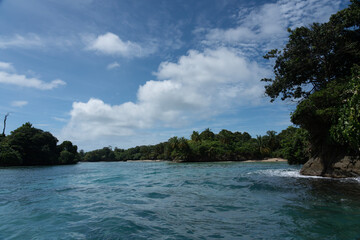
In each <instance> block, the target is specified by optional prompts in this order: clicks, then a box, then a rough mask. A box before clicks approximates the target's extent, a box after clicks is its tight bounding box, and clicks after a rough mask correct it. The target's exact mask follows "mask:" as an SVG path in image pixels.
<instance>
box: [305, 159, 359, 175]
mask: <svg viewBox="0 0 360 240" xmlns="http://www.w3.org/2000/svg"><path fill="white" fill-rule="evenodd" d="M300 174H302V175H307V176H323V177H333V178H346V177H359V176H360V157H352V156H344V157H342V158H340V159H338V160H337V161H335V162H334V163H333V164H331V165H329V166H328V167H326V166H325V165H324V163H323V161H322V159H321V158H320V157H316V158H311V159H310V160H309V161H307V162H306V163H305V164H304V166H303V167H302V169H301V170H300Z"/></svg>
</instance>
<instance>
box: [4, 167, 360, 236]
mask: <svg viewBox="0 0 360 240" xmlns="http://www.w3.org/2000/svg"><path fill="white" fill-rule="evenodd" d="M359 183H360V179H352V180H331V179H323V178H317V177H306V176H301V175H300V174H299V167H296V166H289V165H287V164H283V163H276V164H251V163H249V164H241V163H226V164H214V163H209V164H207V163H201V164H197V163H194V164H176V163H156V164H151V163H141V162H136V163H81V164H78V165H75V166H62V167H59V168H55V167H54V168H30V169H27V168H21V169H11V170H10V169H9V170H8V169H0V239H217V238H223V239H299V240H303V239H304V240H305V239H309V238H310V239H357V238H358V237H359V232H356V231H357V229H358V228H357V224H358V223H359V222H360V203H359V201H358V199H359V196H360V184H359ZM54 226H56V227H54ZM314 226H316V227H314Z"/></svg>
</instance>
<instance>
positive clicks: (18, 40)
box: [0, 34, 44, 49]
mask: <svg viewBox="0 0 360 240" xmlns="http://www.w3.org/2000/svg"><path fill="white" fill-rule="evenodd" d="M43 45H44V42H43V40H42V39H41V38H40V37H39V36H38V35H36V34H28V35H26V36H22V35H19V34H16V35H14V36H12V37H6V36H0V49H6V48H13V47H15V48H33V47H41V46H43Z"/></svg>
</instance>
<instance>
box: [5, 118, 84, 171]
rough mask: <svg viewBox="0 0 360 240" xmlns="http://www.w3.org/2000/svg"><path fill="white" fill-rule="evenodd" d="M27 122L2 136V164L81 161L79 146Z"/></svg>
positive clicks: (18, 164) (46, 163) (69, 162)
mask: <svg viewBox="0 0 360 240" xmlns="http://www.w3.org/2000/svg"><path fill="white" fill-rule="evenodd" d="M57 142H58V140H57V139H56V138H55V137H54V136H53V135H52V134H51V133H49V132H44V131H43V130H40V129H37V128H34V127H33V126H32V125H31V124H30V123H25V124H23V125H22V126H21V127H19V128H18V129H16V130H14V131H12V132H11V134H10V135H8V136H5V135H2V136H1V138H0V166H22V165H24V166H30V165H55V164H72V163H76V162H78V161H79V155H78V152H77V146H75V145H73V144H72V143H71V142H69V141H64V142H63V143H62V144H60V145H59V146H57Z"/></svg>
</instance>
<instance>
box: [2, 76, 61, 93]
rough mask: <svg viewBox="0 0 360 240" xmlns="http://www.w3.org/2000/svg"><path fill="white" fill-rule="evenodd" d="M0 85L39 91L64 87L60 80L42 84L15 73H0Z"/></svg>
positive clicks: (35, 79) (34, 79) (40, 81)
mask: <svg viewBox="0 0 360 240" xmlns="http://www.w3.org/2000/svg"><path fill="white" fill-rule="evenodd" d="M0 83H5V84H11V85H17V86H20V87H29V88H36V89H40V90H51V89H53V88H56V87H59V86H62V85H65V84H66V83H65V82H64V81H62V80H60V79H56V80H53V81H51V82H44V81H42V80H40V79H37V78H29V77H26V76H25V75H19V74H16V73H7V72H4V71H0Z"/></svg>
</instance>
